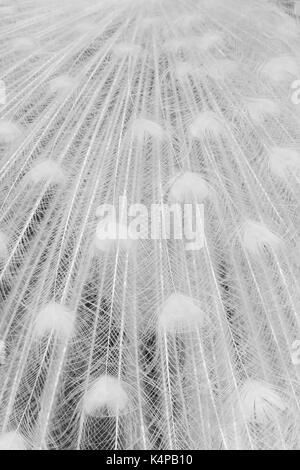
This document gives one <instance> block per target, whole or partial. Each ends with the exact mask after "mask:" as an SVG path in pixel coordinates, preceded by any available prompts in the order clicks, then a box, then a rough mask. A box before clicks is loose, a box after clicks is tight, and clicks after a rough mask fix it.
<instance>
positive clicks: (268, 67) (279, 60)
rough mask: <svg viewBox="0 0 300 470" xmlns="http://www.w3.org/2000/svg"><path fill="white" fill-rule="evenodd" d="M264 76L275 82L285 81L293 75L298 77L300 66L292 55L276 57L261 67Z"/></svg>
mask: <svg viewBox="0 0 300 470" xmlns="http://www.w3.org/2000/svg"><path fill="white" fill-rule="evenodd" d="M261 73H262V76H263V77H265V78H267V79H268V80H271V81H274V82H283V81H285V80H287V79H289V78H290V77H291V76H295V77H297V75H298V73H299V66H298V64H297V61H296V59H295V58H294V57H292V56H280V57H274V58H272V59H270V60H268V61H267V62H266V63H265V64H264V65H263V66H262V68H261Z"/></svg>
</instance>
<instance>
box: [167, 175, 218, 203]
mask: <svg viewBox="0 0 300 470" xmlns="http://www.w3.org/2000/svg"><path fill="white" fill-rule="evenodd" d="M208 195H209V186H208V184H207V182H206V181H205V179H204V178H203V177H202V176H201V175H200V174H199V173H196V172H192V171H186V172H185V173H183V174H180V175H178V176H175V177H174V178H173V179H172V180H171V183H170V189H169V200H170V201H175V202H183V203H193V202H202V201H203V200H204V199H205V198H206V197H207V196H208Z"/></svg>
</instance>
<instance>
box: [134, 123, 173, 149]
mask: <svg viewBox="0 0 300 470" xmlns="http://www.w3.org/2000/svg"><path fill="white" fill-rule="evenodd" d="M131 132H132V135H133V136H134V137H135V138H136V139H137V140H138V141H139V142H141V143H142V142H143V141H144V140H145V139H146V138H147V137H149V136H150V137H152V138H153V139H156V140H162V139H164V138H165V137H166V131H165V130H164V129H163V127H162V126H161V125H160V124H159V123H157V122H155V121H152V120H151V119H144V118H139V119H136V120H135V121H134V122H133V124H132V127H131Z"/></svg>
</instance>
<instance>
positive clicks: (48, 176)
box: [26, 160, 65, 184]
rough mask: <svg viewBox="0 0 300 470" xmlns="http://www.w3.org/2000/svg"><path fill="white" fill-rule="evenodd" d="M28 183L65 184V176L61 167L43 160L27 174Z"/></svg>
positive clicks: (50, 161) (53, 162) (51, 161)
mask: <svg viewBox="0 0 300 470" xmlns="http://www.w3.org/2000/svg"><path fill="white" fill-rule="evenodd" d="M26 179H27V181H30V182H31V183H33V184H38V183H40V182H48V183H51V184H63V183H64V182H65V174H64V171H63V169H62V168H61V166H60V165H59V164H58V163H57V162H55V161H53V160H43V161H41V162H38V163H36V164H35V165H34V166H33V167H32V168H31V169H30V170H29V171H28V173H27V174H26Z"/></svg>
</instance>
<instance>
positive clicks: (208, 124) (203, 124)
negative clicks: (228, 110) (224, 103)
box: [190, 111, 226, 139]
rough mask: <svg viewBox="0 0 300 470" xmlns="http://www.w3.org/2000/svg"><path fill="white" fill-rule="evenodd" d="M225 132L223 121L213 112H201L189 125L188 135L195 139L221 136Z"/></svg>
mask: <svg viewBox="0 0 300 470" xmlns="http://www.w3.org/2000/svg"><path fill="white" fill-rule="evenodd" d="M225 132H226V127H225V123H224V121H223V119H222V118H221V116H219V115H218V114H217V113H215V112H213V111H204V112H202V113H201V114H199V115H198V116H197V117H196V118H195V119H194V121H193V122H192V124H191V125H190V134H191V136H192V137H194V138H195V139H204V138H205V137H208V136H218V135H223V134H224V133H225Z"/></svg>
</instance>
